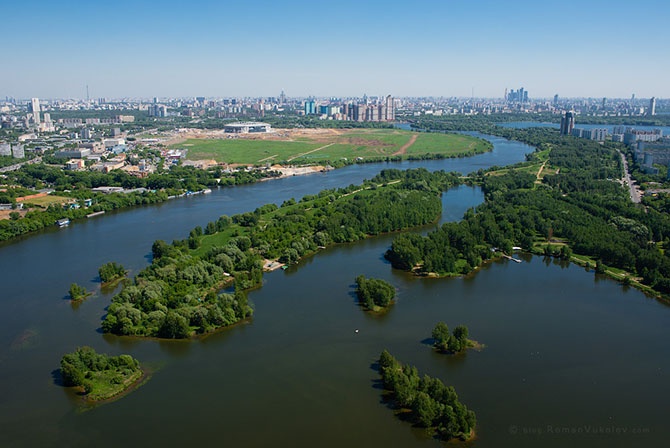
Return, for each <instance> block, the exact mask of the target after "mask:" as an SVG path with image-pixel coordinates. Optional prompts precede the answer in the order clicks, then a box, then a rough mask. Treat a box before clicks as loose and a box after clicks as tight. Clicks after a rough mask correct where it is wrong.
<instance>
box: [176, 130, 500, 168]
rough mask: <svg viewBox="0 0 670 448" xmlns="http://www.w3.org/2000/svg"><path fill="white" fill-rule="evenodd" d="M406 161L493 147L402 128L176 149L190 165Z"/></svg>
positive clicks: (196, 142) (195, 142)
mask: <svg viewBox="0 0 670 448" xmlns="http://www.w3.org/2000/svg"><path fill="white" fill-rule="evenodd" d="M413 139H415V140H414V142H413V144H412V145H411V146H409V147H408V148H406V151H404V152H405V154H404V155H402V157H403V158H406V157H408V156H421V155H424V154H433V155H436V154H440V155H443V156H447V157H449V156H458V155H465V154H474V153H479V152H485V151H488V150H490V149H491V145H490V144H489V143H488V142H486V141H484V140H480V139H476V138H473V137H470V136H467V135H455V134H439V133H435V134H431V133H415V132H409V131H403V130H399V129H364V130H351V131H344V132H343V133H341V134H338V135H319V136H316V137H314V138H310V137H300V138H298V139H296V140H294V141H277V140H250V139H245V138H238V139H216V140H204V139H190V140H187V141H186V142H183V143H180V144H177V145H173V146H171V148H175V149H188V157H187V158H188V159H189V160H203V159H214V160H216V161H217V162H226V163H239V164H264V163H282V162H291V163H296V164H299V163H309V162H328V161H335V160H341V159H348V160H353V159H357V158H359V157H360V158H363V159H366V158H377V157H389V156H393V155H397V153H399V152H400V151H401V150H402V148H403V146H404V145H407V144H408V143H410V142H412V140H413Z"/></svg>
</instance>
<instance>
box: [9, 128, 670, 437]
mask: <svg viewBox="0 0 670 448" xmlns="http://www.w3.org/2000/svg"><path fill="white" fill-rule="evenodd" d="M490 139H491V140H492V142H493V143H494V151H493V152H491V153H487V154H482V155H479V156H475V157H472V158H467V159H449V160H442V161H422V162H403V163H393V164H375V165H354V166H350V167H346V168H343V169H340V170H336V171H334V172H330V173H327V174H315V175H310V176H298V177H292V178H286V179H281V180H273V181H268V182H262V183H257V184H253V185H248V186H240V187H235V188H228V189H221V190H217V191H214V192H213V193H212V194H211V195H205V196H198V197H191V198H181V199H175V200H173V201H169V202H167V203H164V204H160V205H156V206H148V207H142V208H137V209H132V210H128V211H122V212H118V213H111V214H107V215H105V216H102V217H100V218H95V219H90V220H86V221H83V222H75V223H73V224H72V225H71V226H70V227H69V228H66V229H59V230H48V231H44V232H42V233H40V234H38V235H32V236H30V237H27V238H24V239H21V240H18V241H14V242H11V243H7V244H4V245H2V246H0V272H2V279H3V293H2V299H1V300H0V316H1V317H0V319H2V325H0V342H1V344H0V366H1V367H2V368H0V372H1V373H0V381H2V387H1V388H0V421H1V423H0V446H3V447H4V446H8V447H33V446H39V447H48V446H54V447H56V446H58V447H61V446H68V447H78V446H81V447H88V446H92V445H96V446H101V447H117V446H120V445H127V446H139V445H146V446H154V445H164V446H182V445H183V446H194V445H199V444H207V445H216V446H218V445H223V444H226V445H227V444H233V445H238V446H244V447H265V446H270V445H272V446H291V447H302V446H304V447H307V446H310V447H311V446H315V445H316V446H333V447H335V446H344V445H348V446H364V445H365V446H371V447H374V446H380V447H381V446H440V443H439V442H436V441H434V440H432V439H430V438H427V437H426V436H425V434H424V433H423V432H422V431H421V430H419V429H414V428H412V427H411V425H409V424H408V423H405V422H402V421H401V420H399V419H397V418H396V417H394V416H393V412H392V410H390V409H388V408H387V407H386V406H385V405H384V404H383V403H382V402H381V393H380V390H378V389H376V388H375V387H374V384H375V383H374V381H375V379H376V378H377V373H376V372H375V371H374V370H373V369H372V368H371V364H372V363H373V362H374V360H375V359H376V357H377V356H378V355H379V353H380V352H381V350H382V349H384V348H387V349H388V350H389V351H390V352H391V353H392V354H393V355H394V356H396V357H397V358H398V359H400V360H402V361H404V362H409V363H412V364H415V365H417V367H418V368H419V369H420V371H422V372H425V373H427V374H430V375H431V376H436V377H439V378H441V379H443V380H444V381H445V382H446V383H447V384H452V385H454V386H455V387H456V390H457V391H458V393H459V396H460V398H461V400H462V401H463V402H464V403H466V404H467V405H468V406H469V407H470V408H471V409H474V410H475V411H476V413H477V416H478V437H479V438H478V439H477V440H476V441H475V442H474V443H473V444H472V445H473V446H477V447H513V446H514V447H517V446H550V447H551V446H557V447H558V446H566V445H568V444H570V445H574V446H578V447H582V446H583V447H591V446H631V445H632V444H647V445H649V446H658V445H660V444H661V443H663V442H665V440H666V439H667V437H668V435H670V431H669V430H668V429H667V426H666V424H665V412H664V411H665V410H666V409H667V405H666V403H665V401H666V398H667V397H668V396H669V394H668V392H669V387H670V386H668V384H670V382H669V381H668V379H669V378H668V372H669V371H670V356H668V355H670V353H669V351H670V349H668V347H667V344H666V343H665V337H664V336H665V335H666V334H667V330H666V329H667V328H668V327H669V326H670V314H668V312H667V309H666V308H665V307H663V306H662V305H660V304H659V303H658V302H656V301H654V300H650V299H647V298H645V297H644V296H643V295H642V294H641V293H640V292H638V291H635V290H630V289H628V290H626V289H623V288H622V287H621V286H620V285H618V284H617V283H615V282H612V281H610V280H607V279H602V278H599V277H595V276H594V274H593V273H592V272H586V271H585V270H584V269H582V268H579V267H577V266H572V265H570V266H566V265H558V264H555V263H553V262H551V261H546V262H545V260H543V259H542V258H539V257H531V258H527V259H526V262H524V263H521V264H517V263H508V262H496V263H492V264H490V265H487V266H485V267H484V268H483V269H481V270H480V271H479V272H478V273H476V274H475V275H473V276H471V277H469V278H465V279H448V280H425V279H423V280H422V279H418V278H414V277H412V276H410V275H407V274H406V273H403V272H399V271H396V270H393V269H391V267H390V266H389V264H388V263H386V262H385V261H384V260H383V256H382V255H383V253H384V251H385V250H386V248H387V247H388V246H389V244H390V242H391V240H392V238H393V236H383V237H378V238H372V239H369V240H366V241H364V242H361V243H357V244H351V245H340V246H336V247H333V248H329V249H328V250H325V251H322V252H320V253H319V254H317V255H315V256H313V257H310V258H308V259H306V260H303V261H302V262H301V263H299V264H298V265H297V266H293V267H291V268H289V269H288V270H286V271H277V272H273V273H270V274H267V275H266V277H265V285H264V286H263V287H262V288H261V289H259V290H256V291H252V292H251V293H250V294H249V298H250V300H251V301H252V302H253V303H254V305H255V309H256V312H255V315H254V318H253V320H252V321H251V322H250V323H248V324H243V325H238V326H236V327H233V328H231V329H227V330H224V331H221V332H219V333H216V334H214V335H211V336H209V337H207V338H204V339H201V340H194V341H157V340H138V339H131V338H119V337H116V336H110V335H102V334H101V333H100V332H99V327H100V319H101V316H102V315H104V312H105V311H104V310H105V307H106V306H107V305H108V304H109V300H110V298H111V295H112V293H106V294H102V293H100V291H98V293H97V294H96V295H95V296H94V297H91V298H89V299H88V300H87V301H86V302H84V303H83V304H81V305H80V306H79V307H76V308H73V307H72V306H71V305H70V303H69V302H68V301H67V300H65V299H64V296H65V294H66V293H67V289H68V287H69V284H70V283H71V282H77V283H79V284H82V285H84V286H86V287H87V288H88V289H96V288H97V286H98V283H97V282H96V276H97V268H98V267H99V266H100V265H101V264H103V263H105V262H107V261H111V260H114V261H117V262H120V263H122V264H123V265H124V266H126V267H127V268H130V269H131V271H132V273H137V271H138V270H139V269H141V268H142V267H144V266H146V264H147V262H148V257H149V253H150V247H151V243H152V242H153V241H154V240H155V239H159V238H160V239H165V240H167V241H171V240H172V239H174V238H183V237H185V236H186V235H187V234H188V231H189V230H190V229H191V228H193V227H194V226H196V225H204V224H206V222H207V221H210V220H213V219H216V218H217V217H218V216H220V215H222V214H227V215H232V214H235V213H239V212H244V211H249V210H253V209H254V208H256V207H258V206H260V205H262V204H265V203H268V202H274V203H281V202H282V201H283V200H285V199H288V198H290V197H295V198H296V199H298V198H300V197H302V196H304V195H306V194H314V193H316V192H318V191H320V190H321V189H323V188H335V187H342V186H347V185H349V184H358V183H360V181H361V180H363V179H364V178H370V177H372V176H374V175H375V174H376V173H377V172H378V171H379V170H380V169H382V168H384V167H394V168H410V167H419V166H421V167H425V168H427V169H429V170H436V169H445V170H456V171H460V172H463V173H467V172H471V171H475V170H477V169H479V168H486V167H487V166H490V165H506V164H510V163H514V162H517V161H520V160H523V158H524V154H525V153H526V152H528V151H529V150H530V148H528V147H527V146H525V145H522V144H519V143H516V142H509V141H506V140H504V139H501V138H496V137H491V138H490ZM481 201H482V194H481V191H479V190H478V189H476V188H472V187H467V186H461V187H458V188H456V189H452V190H450V191H449V192H447V193H446V194H444V196H443V204H444V213H443V217H442V220H443V221H450V220H456V219H459V218H460V217H461V216H462V214H463V212H464V211H465V210H467V209H468V208H469V207H472V206H474V205H477V204H478V203H480V202H481ZM359 274H365V275H366V276H370V277H379V278H384V279H386V280H387V281H389V282H391V283H392V284H393V285H394V286H395V287H396V288H397V289H398V291H399V292H398V300H397V303H396V304H395V305H394V306H393V308H392V309H391V311H390V312H389V313H387V314H386V315H384V316H377V317H373V316H370V315H368V314H365V313H364V312H362V311H361V309H359V308H358V307H357V306H356V304H355V300H354V297H353V286H352V284H353V282H354V278H355V277H356V276H357V275H359ZM438 320H443V321H445V322H447V324H449V325H450V326H451V327H453V326H455V325H458V324H465V325H467V326H468V327H469V328H470V333H471V337H473V338H474V339H476V340H478V341H480V342H482V343H484V344H486V346H487V347H486V348H485V349H484V350H483V351H481V352H469V353H467V354H466V355H465V356H457V357H446V356H443V355H438V354H436V353H434V352H433V351H432V350H431V348H430V347H429V346H427V345H425V344H424V343H422V341H423V340H424V339H426V338H428V337H430V332H431V330H432V327H433V326H434V325H435V323H436V322H437V321H438ZM355 329H358V330H359V332H358V333H356V332H355V331H354V330H355ZM81 345H91V346H93V347H94V348H95V349H96V350H98V351H101V352H106V353H110V354H118V353H129V354H131V355H132V356H134V357H136V358H138V359H139V360H140V361H141V362H142V363H143V364H144V365H146V366H148V367H150V368H151V369H152V370H153V371H154V373H153V377H152V378H151V380H150V381H148V382H147V383H146V384H145V385H143V386H142V387H140V388H139V389H138V390H136V391H134V392H132V393H131V394H130V395H128V396H127V397H124V398H123V399H121V400H119V401H116V402H114V403H109V404H105V405H102V406H99V407H96V408H93V409H91V410H87V411H86V412H82V407H81V406H80V405H79V399H78V398H77V397H76V396H75V395H73V394H72V392H71V391H69V390H67V389H64V388H62V387H60V386H58V385H56V384H55V381H54V377H52V372H53V371H54V370H55V369H57V368H58V366H59V360H60V357H61V355H62V354H63V353H66V352H70V351H73V350H74V349H75V348H76V347H77V346H81ZM566 430H567V432H568V433H567V434H566V433H565V432H566ZM570 431H572V432H574V433H575V434H570V433H569V432H570ZM607 431H609V432H612V431H618V433H617V434H610V433H607ZM623 431H626V433H625V434H621V433H622V432H623ZM557 432H559V434H557ZM633 432H639V434H633ZM661 441H663V442H661Z"/></svg>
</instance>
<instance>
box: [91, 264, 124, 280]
mask: <svg viewBox="0 0 670 448" xmlns="http://www.w3.org/2000/svg"><path fill="white" fill-rule="evenodd" d="M127 273H128V271H126V270H125V268H124V267H123V265H121V264H119V263H116V262H114V261H110V262H109V263H105V264H103V265H102V266H100V267H99V268H98V275H99V276H100V281H102V283H103V285H109V284H111V283H113V282H116V281H118V280H121V279H122V278H124V277H125V276H126V274H127Z"/></svg>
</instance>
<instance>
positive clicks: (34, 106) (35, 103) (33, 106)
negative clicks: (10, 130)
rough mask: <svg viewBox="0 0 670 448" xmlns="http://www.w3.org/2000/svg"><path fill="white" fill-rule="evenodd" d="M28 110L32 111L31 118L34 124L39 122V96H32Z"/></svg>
mask: <svg viewBox="0 0 670 448" xmlns="http://www.w3.org/2000/svg"><path fill="white" fill-rule="evenodd" d="M30 111H31V112H32V113H33V120H35V124H40V100H39V98H32V99H31V100H30Z"/></svg>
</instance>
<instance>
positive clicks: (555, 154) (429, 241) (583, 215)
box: [386, 128, 670, 294]
mask: <svg viewBox="0 0 670 448" xmlns="http://www.w3.org/2000/svg"><path fill="white" fill-rule="evenodd" d="M527 136H528V133H526V132H520V133H519V135H518V137H519V139H521V140H522V141H525V142H526V143H532V142H534V143H535V144H539V145H543V146H544V147H548V148H551V152H550V153H549V163H550V165H551V167H552V168H554V169H558V170H559V174H555V175H548V176H545V178H544V181H543V183H542V184H541V185H539V186H537V187H535V186H534V185H533V182H531V181H532V177H533V176H529V175H528V174H523V173H519V172H515V171H514V170H512V171H510V172H508V173H507V174H503V175H499V176H486V175H485V173H482V176H481V178H480V180H481V182H482V188H483V190H484V192H485V193H486V199H487V201H486V203H485V204H483V205H481V206H479V207H477V208H476V210H470V211H468V212H467V213H466V214H465V216H464V219H463V221H461V222H458V223H447V224H444V225H443V226H442V227H441V228H440V229H439V230H437V231H436V232H433V233H430V234H429V235H427V236H426V237H421V236H419V235H414V234H403V235H400V236H398V237H397V238H396V239H395V240H394V241H393V243H392V247H391V249H390V250H389V251H388V252H387V255H386V256H387V258H388V259H389V260H390V261H391V262H392V264H393V266H395V267H396V268H399V269H404V270H414V271H415V272H417V273H420V274H427V273H431V272H435V273H438V274H441V275H448V274H465V273H468V272H470V271H471V270H472V269H473V268H474V267H476V266H478V265H479V264H481V262H482V261H483V260H486V259H487V258H490V257H491V256H492V255H493V253H492V252H491V248H497V249H499V250H502V251H503V252H506V253H510V251H511V249H512V247H513V246H520V247H522V248H523V249H526V250H532V249H533V248H534V246H535V244H536V243H548V244H551V243H558V244H559V246H561V247H563V248H562V249H559V248H558V246H555V247H554V248H552V247H549V251H548V252H546V253H548V254H551V255H561V256H564V257H565V258H570V255H571V253H572V252H573V251H574V253H577V254H581V255H587V256H589V257H592V258H593V259H595V260H596V261H597V263H598V264H601V265H606V266H611V267H615V268H620V269H623V270H626V271H628V272H629V273H630V274H631V275H632V276H639V277H641V278H642V282H643V283H644V284H646V285H648V286H650V287H652V288H653V289H655V290H656V291H658V292H660V293H664V294H669V293H670V258H668V256H667V255H666V252H665V251H662V250H661V247H664V246H666V245H667V244H670V219H669V218H668V216H667V214H664V213H660V212H658V211H657V210H654V209H650V208H646V209H645V208H642V207H639V206H636V205H635V204H633V203H632V202H631V201H630V198H629V196H628V192H627V191H626V190H625V189H624V188H623V187H622V186H621V184H620V183H618V182H617V179H618V178H619V177H620V176H621V166H620V158H619V156H618V154H617V152H616V149H615V147H614V146H613V145H600V144H598V143H595V142H591V141H588V140H579V141H576V140H575V139H572V138H562V137H560V136H559V135H558V132H557V131H555V130H551V129H539V128H538V129H536V130H535V131H534V132H533V138H529V139H528V140H527V141H526V140H523V138H524V137H527ZM542 136H543V137H542ZM540 137H542V138H540ZM564 244H567V247H565V246H564Z"/></svg>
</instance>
